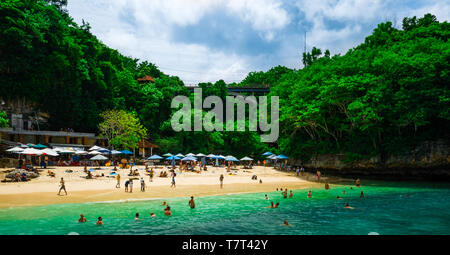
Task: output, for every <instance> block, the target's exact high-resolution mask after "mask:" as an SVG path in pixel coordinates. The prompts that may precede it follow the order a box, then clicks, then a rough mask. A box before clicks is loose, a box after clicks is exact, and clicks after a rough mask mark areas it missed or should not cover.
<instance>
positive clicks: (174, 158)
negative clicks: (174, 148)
mask: <svg viewBox="0 0 450 255" xmlns="http://www.w3.org/2000/svg"><path fill="white" fill-rule="evenodd" d="M166 159H167V160H179V159H180V158H179V157H177V156H170V157H168V158H166Z"/></svg>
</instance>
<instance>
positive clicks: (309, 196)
mask: <svg viewBox="0 0 450 255" xmlns="http://www.w3.org/2000/svg"><path fill="white" fill-rule="evenodd" d="M307 197H308V198H312V192H311V190H310V191H308V195H307Z"/></svg>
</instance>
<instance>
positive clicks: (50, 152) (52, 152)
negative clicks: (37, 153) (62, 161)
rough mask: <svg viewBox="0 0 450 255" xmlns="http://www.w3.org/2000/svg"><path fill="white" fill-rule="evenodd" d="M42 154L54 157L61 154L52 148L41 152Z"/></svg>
mask: <svg viewBox="0 0 450 255" xmlns="http://www.w3.org/2000/svg"><path fill="white" fill-rule="evenodd" d="M41 152H42V155H48V156H52V157H56V156H59V154H58V153H57V152H56V151H55V150H52V149H50V148H45V149H43V150H41Z"/></svg>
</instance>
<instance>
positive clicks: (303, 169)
mask: <svg viewBox="0 0 450 255" xmlns="http://www.w3.org/2000/svg"><path fill="white" fill-rule="evenodd" d="M304 173H305V168H303V166H302V167H301V168H300V175H301V176H303V174H304Z"/></svg>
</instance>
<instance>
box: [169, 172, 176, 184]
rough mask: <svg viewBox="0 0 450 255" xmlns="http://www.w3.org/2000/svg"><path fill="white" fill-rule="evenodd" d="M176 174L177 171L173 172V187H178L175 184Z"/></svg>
mask: <svg viewBox="0 0 450 255" xmlns="http://www.w3.org/2000/svg"><path fill="white" fill-rule="evenodd" d="M176 175H177V174H176V173H175V172H173V174H172V185H171V186H170V187H171V188H176V185H175V176H176Z"/></svg>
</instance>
